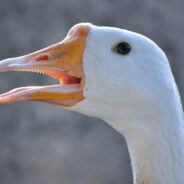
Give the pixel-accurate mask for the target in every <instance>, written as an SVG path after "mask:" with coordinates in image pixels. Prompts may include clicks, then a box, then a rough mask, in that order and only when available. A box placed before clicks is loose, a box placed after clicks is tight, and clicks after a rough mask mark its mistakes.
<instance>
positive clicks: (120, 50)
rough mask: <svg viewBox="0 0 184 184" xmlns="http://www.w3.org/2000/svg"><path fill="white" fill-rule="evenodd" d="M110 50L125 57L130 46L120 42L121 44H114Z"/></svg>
mask: <svg viewBox="0 0 184 184" xmlns="http://www.w3.org/2000/svg"><path fill="white" fill-rule="evenodd" d="M112 50H113V52H115V53H117V54H119V55H122V56H125V55H127V54H129V53H130V51H131V46H130V44H129V43H128V42H125V41H122V42H119V43H117V44H115V45H114V46H113V47H112Z"/></svg>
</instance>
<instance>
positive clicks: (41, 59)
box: [36, 55, 49, 61]
mask: <svg viewBox="0 0 184 184" xmlns="http://www.w3.org/2000/svg"><path fill="white" fill-rule="evenodd" d="M48 59H49V56H48V55H41V56H38V57H37V58H36V61H47V60H48Z"/></svg>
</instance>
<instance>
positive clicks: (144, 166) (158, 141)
mask: <svg viewBox="0 0 184 184" xmlns="http://www.w3.org/2000/svg"><path fill="white" fill-rule="evenodd" d="M164 98H165V99H164V100H161V101H162V102H161V101H160V102H158V104H156V103H155V104H152V105H151V106H150V108H146V109H145V111H144V112H142V114H141V113H139V110H138V109H137V111H138V112H135V113H134V114H127V116H126V117H125V114H123V113H122V115H120V117H117V119H116V120H113V121H112V120H110V121H111V122H110V121H108V122H109V124H111V125H112V126H113V127H114V128H115V129H116V130H118V131H119V132H120V133H121V134H122V135H124V137H125V139H126V141H127V145H128V149H129V153H130V157H131V163H132V169H133V176H134V183H135V184H173V183H177V184H183V183H184V123H183V109H182V106H181V102H180V97H179V94H178V91H177V89H176V90H175V91H174V92H171V93H170V94H166V96H165V97H164ZM131 112H132V111H131ZM122 116H123V117H122ZM125 122H126V125H127V124H128V125H129V126H126V128H125ZM132 126H134V128H132Z"/></svg>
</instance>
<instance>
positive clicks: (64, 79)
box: [0, 69, 81, 98]
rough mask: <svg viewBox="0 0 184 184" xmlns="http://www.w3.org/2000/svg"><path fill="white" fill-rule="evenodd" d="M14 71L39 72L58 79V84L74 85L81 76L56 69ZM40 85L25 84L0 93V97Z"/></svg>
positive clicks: (79, 80) (78, 81)
mask: <svg viewBox="0 0 184 184" xmlns="http://www.w3.org/2000/svg"><path fill="white" fill-rule="evenodd" d="M16 71H28V72H33V73H41V74H45V75H47V76H49V77H52V78H54V79H57V80H59V85H57V86H58V87H59V86H67V85H68V86H75V85H76V84H80V83H81V78H78V77H75V76H72V75H69V74H67V73H62V72H58V71H52V70H31V69H24V70H21V69H20V70H16ZM49 86H50V87H51V86H55V85H49ZM40 87H44V86H27V87H18V88H15V89H12V90H11V91H8V92H5V93H2V94H0V97H1V98H2V97H6V96H9V95H12V94H15V93H19V92H22V91H27V90H30V89H33V88H34V89H36V88H40Z"/></svg>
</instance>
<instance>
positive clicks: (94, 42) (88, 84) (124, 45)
mask: <svg viewBox="0 0 184 184" xmlns="http://www.w3.org/2000/svg"><path fill="white" fill-rule="evenodd" d="M6 71H30V72H40V73H43V74H46V75H49V76H51V77H53V78H56V79H58V80H59V84H55V85H49V86H28V87H21V88H16V89H13V90H11V91H9V92H6V93H4V94H1V95H0V103H13V102H20V101H25V100H31V101H40V102H46V103H50V104H54V105H59V106H62V107H64V108H66V109H68V110H72V111H76V112H79V113H82V114H84V115H87V116H91V117H98V118H100V119H102V120H104V121H106V122H107V123H108V124H109V125H111V126H112V127H113V128H114V129H116V130H117V131H118V132H119V133H120V134H122V135H123V136H124V137H125V139H126V142H127V146H128V150H129V153H130V158H131V165H132V171H133V178H134V179H133V180H134V184H183V183H184V127H183V125H184V124H183V109H182V104H181V99H180V95H179V92H178V89H177V86H176V83H175V80H174V77H173V74H172V71H171V68H170V65H169V63H168V60H167V57H166V55H165V54H164V52H163V51H162V50H161V49H160V48H159V47H158V46H157V45H156V44H155V43H154V42H153V41H152V40H150V39H149V38H146V37H145V36H143V35H141V34H138V33H135V32H131V31H128V30H124V29H119V28H113V27H101V26H95V25H92V24H90V23H79V24H77V25H75V26H73V27H72V28H71V29H70V31H69V32H68V34H67V36H66V37H65V38H64V40H63V41H61V42H59V43H57V44H55V45H52V46H49V47H47V48H45V49H42V50H39V51H36V52H34V53H31V54H28V55H25V56H21V57H16V58H10V59H4V60H2V61H1V62H0V72H6Z"/></svg>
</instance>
